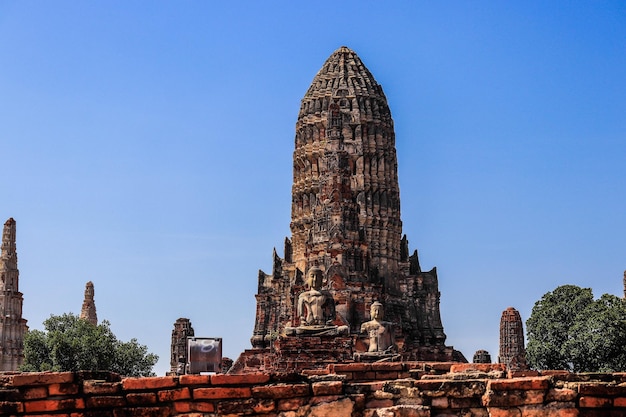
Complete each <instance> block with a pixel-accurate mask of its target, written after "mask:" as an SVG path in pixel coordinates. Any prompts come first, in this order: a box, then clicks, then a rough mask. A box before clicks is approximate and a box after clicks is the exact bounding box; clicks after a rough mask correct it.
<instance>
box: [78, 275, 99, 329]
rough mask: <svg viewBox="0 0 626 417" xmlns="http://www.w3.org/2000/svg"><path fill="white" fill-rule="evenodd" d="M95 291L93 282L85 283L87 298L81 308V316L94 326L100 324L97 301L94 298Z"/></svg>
mask: <svg viewBox="0 0 626 417" xmlns="http://www.w3.org/2000/svg"><path fill="white" fill-rule="evenodd" d="M94 295H95V291H94V288H93V282H91V281H89V282H87V284H85V299H84V300H83V306H82V308H81V309H80V318H81V319H83V320H87V321H88V322H89V323H91V324H93V325H94V326H97V325H98V314H96V302H95V300H94Z"/></svg>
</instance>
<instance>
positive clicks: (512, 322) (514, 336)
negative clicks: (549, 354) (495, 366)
mask: <svg viewBox="0 0 626 417" xmlns="http://www.w3.org/2000/svg"><path fill="white" fill-rule="evenodd" d="M498 362H499V363H503V364H505V365H506V367H507V369H511V370H524V369H528V365H527V364H526V348H525V347H524V326H523V324H522V317H521V316H520V314H519V311H517V310H516V309H514V308H513V307H509V308H507V309H506V310H504V311H503V312H502V318H501V319H500V349H499V354H498Z"/></svg>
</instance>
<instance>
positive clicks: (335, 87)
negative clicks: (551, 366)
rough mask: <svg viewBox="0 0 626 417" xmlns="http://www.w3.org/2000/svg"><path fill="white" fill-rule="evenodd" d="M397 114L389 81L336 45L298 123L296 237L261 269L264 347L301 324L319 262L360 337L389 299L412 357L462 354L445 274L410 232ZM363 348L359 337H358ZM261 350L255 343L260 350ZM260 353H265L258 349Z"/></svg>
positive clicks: (403, 348)
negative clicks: (447, 303) (453, 341)
mask: <svg viewBox="0 0 626 417" xmlns="http://www.w3.org/2000/svg"><path fill="white" fill-rule="evenodd" d="M397 165H398V163H397V158H396V148H395V133H394V128H393V120H392V118H391V112H390V110H389V106H388V105H387V99H386V97H385V94H384V93H383V90H382V88H381V86H380V85H379V84H378V83H377V82H376V80H375V79H374V77H373V76H372V74H371V73H370V72H369V70H368V69H367V68H366V67H365V65H363V62H362V61H361V59H360V58H359V57H358V56H357V55H356V54H355V53H354V52H353V51H352V50H350V49H348V48H346V47H341V48H339V49H338V50H336V51H335V52H334V53H333V54H332V55H331V56H330V58H328V60H327V61H326V62H325V63H324V65H323V66H322V68H321V69H320V70H319V72H318V73H317V75H316V76H315V78H314V79H313V82H312V83H311V86H310V87H309V89H308V91H307V92H306V94H305V96H304V98H303V99H302V103H301V106H300V113H299V115H298V120H297V123H296V135H295V151H294V153H293V187H292V204H291V225H290V228H291V233H292V237H291V239H289V238H287V239H285V245H284V257H282V258H281V257H280V256H279V255H278V254H277V253H276V251H274V254H273V270H272V272H271V273H270V274H266V273H265V272H263V271H259V277H258V293H257V295H256V299H257V309H256V322H255V326H254V332H253V336H252V339H251V342H252V346H253V347H254V348H255V349H256V350H257V353H260V351H262V350H264V349H270V348H272V343H273V341H274V340H276V339H277V338H278V337H279V336H280V335H281V334H283V332H284V329H285V327H289V326H298V325H299V324H300V323H299V317H298V315H297V314H296V299H297V296H298V294H299V293H301V292H302V291H303V290H304V289H305V279H304V277H305V276H306V274H307V273H308V271H309V270H310V269H311V268H313V267H318V268H320V269H321V270H322V271H323V274H324V289H325V290H327V291H329V292H330V293H331V294H332V296H333V298H334V300H335V303H336V312H337V317H336V320H335V322H334V324H335V325H337V326H348V327H349V329H350V337H351V338H353V339H357V335H358V333H359V331H360V326H361V324H362V323H363V322H365V321H367V320H369V313H368V311H369V307H370V305H371V304H372V303H373V302H375V301H379V302H381V303H382V304H384V305H385V312H386V315H385V317H386V320H389V321H391V322H393V323H394V324H395V325H396V341H397V344H398V347H399V351H400V352H401V353H402V355H403V358H404V359H405V360H409V359H410V360H462V361H465V359H464V358H463V357H462V355H461V354H460V353H459V352H456V351H454V350H453V349H452V348H451V347H447V346H445V340H446V335H445V333H444V331H443V325H442V322H441V317H440V312H439V297H440V294H439V289H438V281H437V271H436V269H435V268H433V269H432V270H430V271H422V269H421V268H420V263H419V260H418V256H417V251H414V252H413V254H410V253H409V242H408V240H407V238H406V236H402V221H401V219H400V191H399V186H398V167H397ZM355 343H356V344H355V346H357V347H358V340H357V341H356V342H355ZM253 350H254V349H253ZM257 356H258V355H257Z"/></svg>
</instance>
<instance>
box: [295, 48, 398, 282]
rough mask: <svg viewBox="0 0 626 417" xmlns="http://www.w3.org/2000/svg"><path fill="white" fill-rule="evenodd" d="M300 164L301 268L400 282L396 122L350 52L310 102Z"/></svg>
mask: <svg viewBox="0 0 626 417" xmlns="http://www.w3.org/2000/svg"><path fill="white" fill-rule="evenodd" d="M293 160H294V169H293V188H292V209H291V232H292V236H293V250H294V256H293V260H294V262H295V263H296V266H297V267H298V268H299V269H300V270H306V269H307V268H308V267H310V266H312V265H313V264H314V263H318V264H320V265H324V266H326V267H330V266H331V265H333V264H335V263H338V264H339V265H342V266H343V267H345V268H346V269H347V270H348V271H349V272H362V271H365V272H367V273H368V275H369V276H370V277H372V278H374V279H376V278H378V277H384V278H386V279H388V280H395V278H396V277H395V275H396V274H397V273H398V262H399V261H400V240H401V233H402V222H401V221H400V192H399V187H398V169H397V166H398V162H397V158H396V148H395V134H394V130H393V120H392V118H391V112H390V110H389V106H388V105H387V99H386V97H385V94H384V93H383V90H382V88H381V87H380V85H379V84H378V83H377V82H376V80H375V79H374V77H373V76H372V74H371V73H370V72H369V71H368V69H367V68H366V67H365V65H363V62H362V61H361V59H360V58H359V57H358V56H357V55H356V54H355V53H354V52H353V51H351V50H350V49H348V48H346V47H345V46H343V47H341V48H339V49H338V50H336V51H335V52H334V53H333V54H332V55H331V56H330V57H329V58H328V59H327V60H326V62H325V63H324V65H323V66H322V69H320V70H319V72H318V73H317V75H316V76H315V78H313V82H312V83H311V86H310V87H309V89H308V91H307V92H306V94H305V95H304V98H303V99H302V104H301V106H300V113H299V115H298V121H297V123H296V139H295V151H294V154H293ZM389 284H392V285H393V284H395V283H391V282H389Z"/></svg>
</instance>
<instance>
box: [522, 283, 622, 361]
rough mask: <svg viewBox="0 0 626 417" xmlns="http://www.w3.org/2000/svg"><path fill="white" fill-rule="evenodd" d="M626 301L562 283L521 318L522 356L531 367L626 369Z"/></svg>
mask: <svg viewBox="0 0 626 417" xmlns="http://www.w3.org/2000/svg"><path fill="white" fill-rule="evenodd" d="M625 323H626V305H625V303H624V301H623V300H621V299H619V298H617V297H615V296H613V295H609V294H604V295H603V296H602V297H600V298H599V299H598V300H594V299H593V293H592V291H591V288H580V287H577V286H575V285H563V286H561V287H558V288H556V289H555V290H554V291H552V292H548V293H546V294H544V296H543V297H542V298H541V299H540V300H539V301H537V302H536V303H535V306H534V307H533V310H532V313H531V315H530V318H529V319H528V320H527V321H526V334H527V338H528V344H527V347H526V357H527V360H528V364H529V365H530V366H531V367H532V368H534V369H566V370H569V371H573V372H598V371H618V370H624V369H626V349H625V348H624V346H626V324H625Z"/></svg>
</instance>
